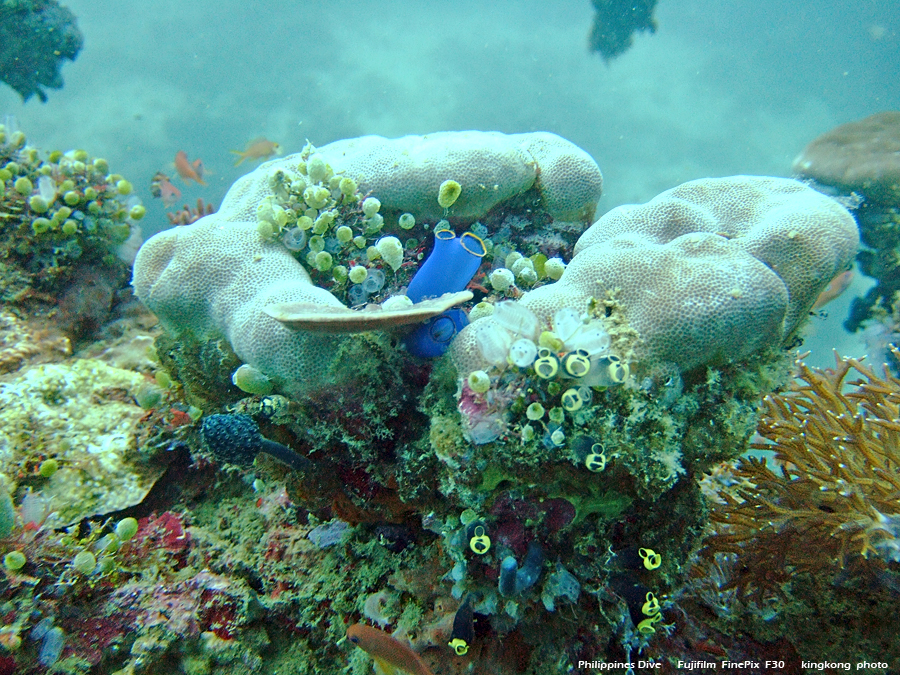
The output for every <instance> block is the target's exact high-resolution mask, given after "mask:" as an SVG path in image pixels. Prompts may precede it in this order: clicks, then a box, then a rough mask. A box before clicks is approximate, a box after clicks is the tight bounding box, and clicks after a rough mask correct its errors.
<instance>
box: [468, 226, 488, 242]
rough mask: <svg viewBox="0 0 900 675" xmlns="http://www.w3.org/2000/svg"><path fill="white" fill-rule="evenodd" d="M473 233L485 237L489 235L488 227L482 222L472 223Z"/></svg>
mask: <svg viewBox="0 0 900 675" xmlns="http://www.w3.org/2000/svg"><path fill="white" fill-rule="evenodd" d="M472 234H474V235H475V236H476V237H481V238H482V239H485V238H487V236H488V229H487V227H486V226H484V225H482V224H481V223H472Z"/></svg>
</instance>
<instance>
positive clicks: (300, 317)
mask: <svg viewBox="0 0 900 675" xmlns="http://www.w3.org/2000/svg"><path fill="white" fill-rule="evenodd" d="M471 299H472V292H471V291H459V292H458V293H445V294H444V295H442V296H441V297H439V298H432V299H431V300H423V301H422V302H417V303H415V304H414V305H407V306H406V307H400V308H398V309H382V308H381V307H380V306H378V305H371V306H369V307H366V309H362V310H354V309H348V308H346V307H327V306H323V305H314V304H312V303H308V302H282V303H278V304H274V305H269V306H267V307H266V308H265V309H264V310H263V311H265V313H266V314H268V315H269V316H271V317H272V318H273V319H277V320H278V321H280V322H281V323H283V324H284V325H285V326H286V327H288V328H291V329H292V330H306V331H312V332H315V333H363V332H365V331H369V330H392V329H395V328H400V327H402V326H408V325H410V324H415V323H422V322H423V321H427V320H428V319H430V318H432V317H434V316H437V315H438V314H441V313H442V312H445V311H447V310H448V309H450V308H451V307H455V306H456V305H459V304H462V303H463V302H467V301H469V300H471Z"/></svg>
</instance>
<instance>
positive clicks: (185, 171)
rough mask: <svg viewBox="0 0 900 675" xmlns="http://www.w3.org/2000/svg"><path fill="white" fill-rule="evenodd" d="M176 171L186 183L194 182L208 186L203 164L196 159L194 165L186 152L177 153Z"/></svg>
mask: <svg viewBox="0 0 900 675" xmlns="http://www.w3.org/2000/svg"><path fill="white" fill-rule="evenodd" d="M175 170H176V171H177V172H178V175H179V176H181V180H183V181H184V182H185V183H187V182H188V181H189V180H193V181H197V182H198V183H200V185H206V181H205V180H203V162H201V161H200V160H199V159H195V160H194V163H193V164H192V163H191V162H190V161H189V160H188V156H187V153H186V152H185V151H184V150H179V151H178V152H177V153H175Z"/></svg>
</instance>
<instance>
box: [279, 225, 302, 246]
mask: <svg viewBox="0 0 900 675" xmlns="http://www.w3.org/2000/svg"><path fill="white" fill-rule="evenodd" d="M281 241H282V242H284V247H285V248H286V249H287V250H288V251H302V250H303V249H304V248H305V247H306V230H302V229H300V228H299V227H292V228H291V229H289V230H288V231H287V232H285V233H284V234H283V235H282V237H281Z"/></svg>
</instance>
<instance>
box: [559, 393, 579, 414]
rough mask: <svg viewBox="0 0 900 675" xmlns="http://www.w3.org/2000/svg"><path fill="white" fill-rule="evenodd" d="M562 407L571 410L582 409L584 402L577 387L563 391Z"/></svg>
mask: <svg viewBox="0 0 900 675" xmlns="http://www.w3.org/2000/svg"><path fill="white" fill-rule="evenodd" d="M560 400H561V401H562V407H563V408H565V409H566V410H568V411H569V412H575V411H576V410H581V407H582V406H583V405H584V402H583V401H582V400H581V397H580V396H579V395H578V390H577V389H574V388H573V389H566V390H565V391H564V392H563V395H562V398H561V399H560Z"/></svg>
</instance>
